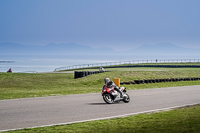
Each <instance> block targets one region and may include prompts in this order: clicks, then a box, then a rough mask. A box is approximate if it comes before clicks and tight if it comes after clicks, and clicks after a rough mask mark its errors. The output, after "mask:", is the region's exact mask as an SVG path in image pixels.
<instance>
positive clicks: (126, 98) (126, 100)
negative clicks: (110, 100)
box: [123, 94, 130, 103]
mask: <svg viewBox="0 0 200 133" xmlns="http://www.w3.org/2000/svg"><path fill="white" fill-rule="evenodd" d="M123 101H124V102H125V103H128V102H130V97H129V95H128V94H126V97H124V99H123Z"/></svg>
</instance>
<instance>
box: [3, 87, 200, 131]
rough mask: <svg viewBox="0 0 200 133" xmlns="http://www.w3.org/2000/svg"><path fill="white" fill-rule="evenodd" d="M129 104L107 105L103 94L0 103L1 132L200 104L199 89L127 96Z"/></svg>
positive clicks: (184, 88)
mask: <svg viewBox="0 0 200 133" xmlns="http://www.w3.org/2000/svg"><path fill="white" fill-rule="evenodd" d="M127 93H128V94H129V96H130V98H131V101H130V102H129V103H123V102H120V103H118V104H106V103H105V102H104V101H103V99H102V96H101V94H100V93H93V94H79V95H67V96H52V97H39V98H24V99H14V100H1V101H0V108H1V109H0V131H1V132H2V131H9V130H16V129H23V128H33V127H44V126H52V125H61V124H71V123H77V122H86V121H94V120H102V119H110V118H116V117H125V116H129V115H136V114H141V113H154V112H158V111H167V110H171V109H175V108H181V107H187V106H193V105H198V104H200V85H196V86H183V87H169V88H157V89H143V90H132V91H128V92H127Z"/></svg>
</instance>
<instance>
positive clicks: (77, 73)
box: [74, 71, 110, 79]
mask: <svg viewBox="0 0 200 133" xmlns="http://www.w3.org/2000/svg"><path fill="white" fill-rule="evenodd" d="M103 72H110V71H74V78H75V79H76V78H82V77H85V76H88V75H92V74H98V73H103Z"/></svg>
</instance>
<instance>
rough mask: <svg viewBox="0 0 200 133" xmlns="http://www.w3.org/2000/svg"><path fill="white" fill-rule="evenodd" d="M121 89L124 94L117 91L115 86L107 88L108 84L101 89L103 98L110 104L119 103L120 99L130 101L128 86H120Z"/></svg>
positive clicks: (125, 101)
mask: <svg viewBox="0 0 200 133" xmlns="http://www.w3.org/2000/svg"><path fill="white" fill-rule="evenodd" d="M119 91H121V93H122V94H120V92H118V91H116V90H115V89H114V87H111V88H107V86H104V87H103V88H102V91H101V94H102V96H103V100H104V101H105V102H106V103H108V104H112V103H119V102H120V101H123V102H124V103H128V102H130V97H129V95H128V94H127V93H126V88H125V87H120V88H119Z"/></svg>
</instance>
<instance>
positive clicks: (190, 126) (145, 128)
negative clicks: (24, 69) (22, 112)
mask: <svg viewBox="0 0 200 133" xmlns="http://www.w3.org/2000/svg"><path fill="white" fill-rule="evenodd" d="M199 118H200V106H194V107H190V108H182V109H175V110H171V111H167V112H158V113H153V114H152V113H151V114H139V115H133V116H128V117H124V118H115V119H108V120H99V121H90V122H82V123H75V124H70V125H59V126H51V127H41V128H33V129H23V130H16V131H10V133H12V132H13V133H39V132H46V133H59V132H60V133H61V132H62V133H64V132H66V133H89V132H91V133H161V132H162V133H199V131H200V124H199V123H200V119H199Z"/></svg>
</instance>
